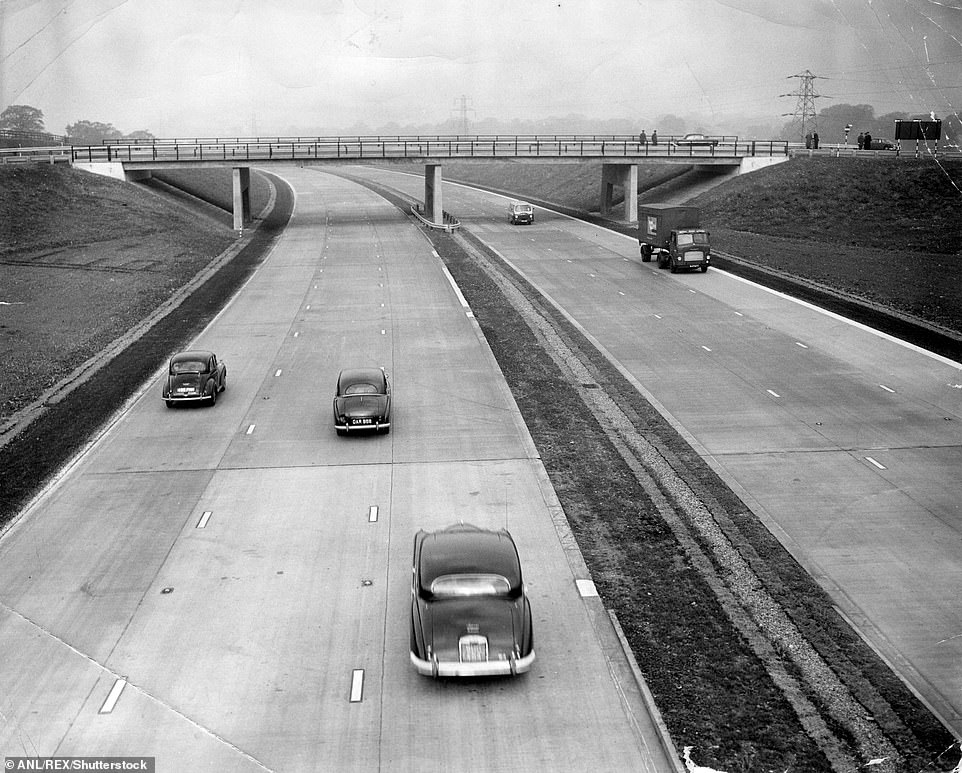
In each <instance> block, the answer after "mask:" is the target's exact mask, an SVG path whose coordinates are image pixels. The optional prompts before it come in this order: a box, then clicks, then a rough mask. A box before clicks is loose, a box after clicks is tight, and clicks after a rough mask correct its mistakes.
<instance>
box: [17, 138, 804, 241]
mask: <svg viewBox="0 0 962 773" xmlns="http://www.w3.org/2000/svg"><path fill="white" fill-rule="evenodd" d="M17 154H18V157H19V158H24V157H30V156H33V157H34V159H35V160H37V159H40V160H43V159H44V158H46V159H47V160H49V161H50V162H51V163H54V162H56V161H65V162H69V163H71V164H72V165H74V166H78V167H82V168H84V169H87V170H89V171H92V172H96V173H99V174H108V175H111V176H115V177H120V178H122V179H127V180H133V179H143V178H145V177H149V176H150V174H151V173H152V172H153V171H157V170H163V169H183V168H190V167H195V168H196V167H200V168H205V167H225V166H226V167H230V168H231V169H232V170H233V189H234V196H233V201H234V227H235V229H237V230H240V229H241V228H243V226H244V224H245V223H247V222H249V221H250V219H251V212H250V194H249V191H250V168H251V167H252V166H267V165H272V164H292V163H293V164H296V165H297V166H310V165H322V164H345V163H351V164H357V163H371V164H385V163H388V164H414V165H422V166H423V167H424V207H423V212H424V216H425V220H426V221H427V222H428V223H429V224H432V225H438V226H441V225H443V223H444V213H443V202H442V195H441V186H442V175H441V171H442V167H443V165H444V164H445V163H446V162H452V161H457V162H458V163H488V162H491V161H511V162H515V163H529V164H531V163H553V164H558V163H562V164H593V165H597V166H599V167H600V170H601V202H600V210H601V213H602V214H603V215H608V214H610V213H611V212H612V209H613V201H614V199H615V193H616V191H617V190H619V189H620V190H621V191H622V193H623V201H624V203H623V208H624V209H623V214H622V218H621V219H623V220H624V221H625V222H629V223H634V222H637V218H638V215H637V212H638V165H639V164H684V165H694V166H696V167H716V166H720V167H728V168H731V169H733V170H737V171H739V172H748V171H752V170H753V169H757V168H760V167H762V166H767V165H770V164H773V163H778V162H780V161H785V160H787V159H788V158H789V143H788V142H786V141H783V140H739V139H738V138H737V137H712V138H709V139H708V140H707V141H705V142H704V143H692V142H686V141H685V140H684V138H681V137H663V138H662V139H661V140H660V141H658V142H653V141H651V140H647V141H646V140H643V139H642V138H640V137H639V136H637V135H491V136H483V135H459V136H443V135H436V136H420V135H417V136H394V137H380V136H378V137H363V136H352V137H341V136H339V137H267V138H265V137H253V138H241V137H232V138H224V137H191V138H173V139H152V140H140V141H130V140H120V141H108V142H105V143H104V144H102V145H91V146H83V147H81V146H67V145H64V146H58V147H52V148H31V149H27V150H26V151H24V150H23V149H17ZM5 155H6V156H7V157H8V158H9V157H10V156H11V155H12V154H11V153H10V152H9V151H0V158H3V156H5Z"/></svg>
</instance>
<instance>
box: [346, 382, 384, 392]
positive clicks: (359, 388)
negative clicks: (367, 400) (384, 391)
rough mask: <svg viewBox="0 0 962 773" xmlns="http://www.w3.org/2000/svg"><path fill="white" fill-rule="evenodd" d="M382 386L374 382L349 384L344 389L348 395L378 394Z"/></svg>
mask: <svg viewBox="0 0 962 773" xmlns="http://www.w3.org/2000/svg"><path fill="white" fill-rule="evenodd" d="M380 391H381V390H380V388H379V387H376V386H375V385H374V384H349V385H348V387H347V389H345V390H344V394H346V395H376V394H379V393H380Z"/></svg>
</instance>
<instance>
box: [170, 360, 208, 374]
mask: <svg viewBox="0 0 962 773" xmlns="http://www.w3.org/2000/svg"><path fill="white" fill-rule="evenodd" d="M206 370H207V363H206V362H203V361H202V360H181V361H180V362H172V363H171V364H170V372H171V373H203V372H204V371H206Z"/></svg>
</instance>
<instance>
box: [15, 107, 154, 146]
mask: <svg viewBox="0 0 962 773" xmlns="http://www.w3.org/2000/svg"><path fill="white" fill-rule="evenodd" d="M0 131H7V132H17V133H22V134H26V135H47V136H50V137H51V138H54V137H55V135H53V134H51V133H50V132H48V131H47V129H46V127H45V125H44V118H43V111H42V110H40V109H39V108H36V107H31V106H30V105H10V106H9V107H7V108H6V109H5V110H4V111H3V112H2V113H0ZM64 135H65V136H64V137H63V138H62V139H63V140H65V141H66V142H67V143H69V144H71V145H100V144H101V143H102V142H103V141H104V140H151V139H154V135H153V134H151V133H150V132H149V131H146V130H145V129H139V130H137V131H134V132H130V133H129V134H124V133H123V132H122V131H120V129H118V128H116V127H115V126H114V125H113V124H109V123H102V122H100V121H77V122H76V123H72V124H68V125H67V126H66V127H65V128H64ZM57 139H60V138H57Z"/></svg>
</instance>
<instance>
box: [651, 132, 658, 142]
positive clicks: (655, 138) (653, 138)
mask: <svg viewBox="0 0 962 773" xmlns="http://www.w3.org/2000/svg"><path fill="white" fill-rule="evenodd" d="M651 144H652V145H657V144H658V130H657V129H655V130H654V131H653V132H652V133H651Z"/></svg>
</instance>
